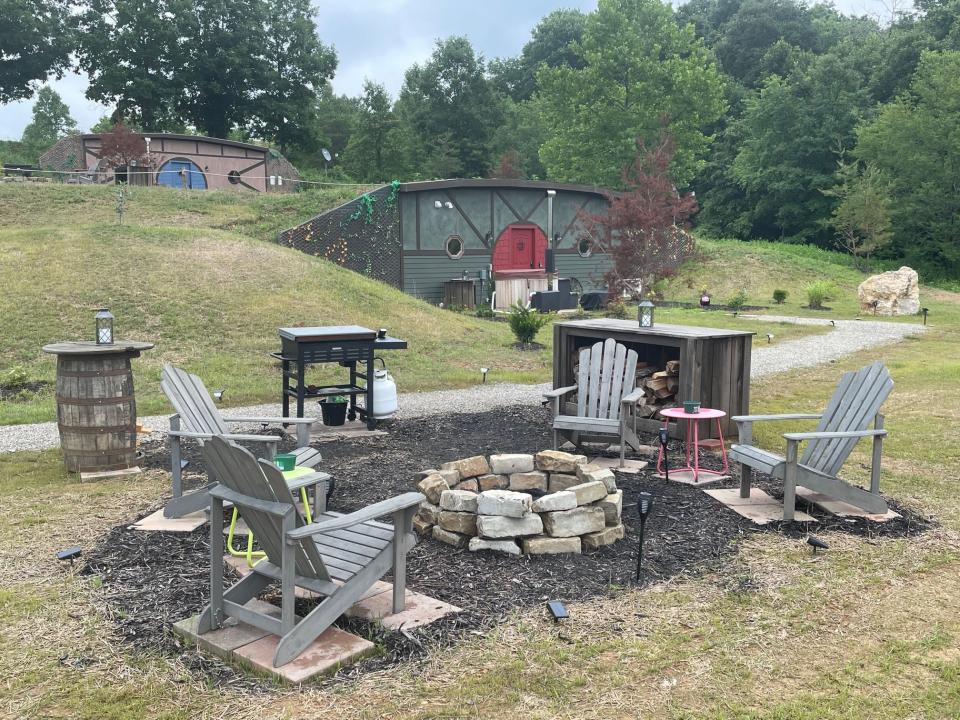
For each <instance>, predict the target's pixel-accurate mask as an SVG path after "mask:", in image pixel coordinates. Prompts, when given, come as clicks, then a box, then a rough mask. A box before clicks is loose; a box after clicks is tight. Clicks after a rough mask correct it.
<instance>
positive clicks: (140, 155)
mask: <svg viewBox="0 0 960 720" xmlns="http://www.w3.org/2000/svg"><path fill="white" fill-rule="evenodd" d="M100 160H101V162H102V163H103V164H104V166H105V167H108V168H118V167H124V166H130V165H134V164H136V165H145V164H146V160H147V143H146V142H145V141H144V139H143V136H142V135H140V134H138V133H136V132H134V131H133V130H131V129H130V128H128V127H127V126H126V125H124V124H123V123H122V122H118V123H117V124H116V125H114V126H113V130H111V131H110V132H108V133H103V134H102V135H101V136H100Z"/></svg>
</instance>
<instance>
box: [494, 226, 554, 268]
mask: <svg viewBox="0 0 960 720" xmlns="http://www.w3.org/2000/svg"><path fill="white" fill-rule="evenodd" d="M546 248H547V236H546V235H544V234H543V231H542V230H541V229H540V228H539V227H537V226H536V225H510V226H508V227H507V228H506V229H505V230H504V231H503V232H502V233H501V234H500V237H499V238H498V239H497V244H496V245H495V246H494V250H493V271H494V272H502V271H505V270H527V271H530V270H534V271H541V272H542V271H543V269H544V258H545V251H546Z"/></svg>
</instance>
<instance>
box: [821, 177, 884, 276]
mask: <svg viewBox="0 0 960 720" xmlns="http://www.w3.org/2000/svg"><path fill="white" fill-rule="evenodd" d="M837 180H838V181H839V182H838V184H837V186H836V187H834V188H831V189H830V190H825V191H824V194H826V195H828V196H830V197H834V198H837V200H838V201H839V204H838V205H837V206H836V207H835V208H834V210H833V214H832V215H831V216H830V221H829V224H830V226H831V227H832V228H833V229H834V231H835V233H836V243H837V245H838V246H839V247H840V249H842V250H844V251H846V252H848V253H850V254H851V255H852V256H853V258H854V260H855V261H856V262H857V264H858V265H859V264H860V260H861V259H868V258H869V257H870V256H871V255H872V254H873V253H875V252H876V251H877V250H878V249H880V248H882V247H884V246H886V245H887V244H888V243H889V242H890V238H891V235H890V186H889V184H888V183H887V181H886V178H885V177H884V176H883V173H882V172H881V171H880V170H878V169H877V168H876V167H875V166H873V165H872V164H869V163H868V164H866V165H865V166H863V167H861V166H860V163H856V162H843V161H841V162H840V163H839V167H838V168H837Z"/></svg>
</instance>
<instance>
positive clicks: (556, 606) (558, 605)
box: [547, 600, 570, 623]
mask: <svg viewBox="0 0 960 720" xmlns="http://www.w3.org/2000/svg"><path fill="white" fill-rule="evenodd" d="M547 610H549V611H550V614H551V615H552V616H553V621H554V622H556V623H558V622H560V621H561V620H566V619H567V618H569V617H570V613H568V612H567V608H565V607H564V606H563V603H562V602H560V601H559V600H551V601H550V602H548V603H547Z"/></svg>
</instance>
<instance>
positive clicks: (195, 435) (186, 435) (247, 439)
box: [167, 430, 280, 443]
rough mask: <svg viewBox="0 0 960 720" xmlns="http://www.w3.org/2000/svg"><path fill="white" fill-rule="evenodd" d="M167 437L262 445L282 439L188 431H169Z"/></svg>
mask: <svg viewBox="0 0 960 720" xmlns="http://www.w3.org/2000/svg"><path fill="white" fill-rule="evenodd" d="M167 435H172V436H174V437H182V438H194V439H196V440H209V439H210V438H212V437H222V438H224V439H225V440H239V441H240V442H262V443H278V442H280V438H278V437H277V436H276V435H233V434H227V435H219V434H216V435H215V434H214V433H198V432H187V431H186V430H168V431H167Z"/></svg>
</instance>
